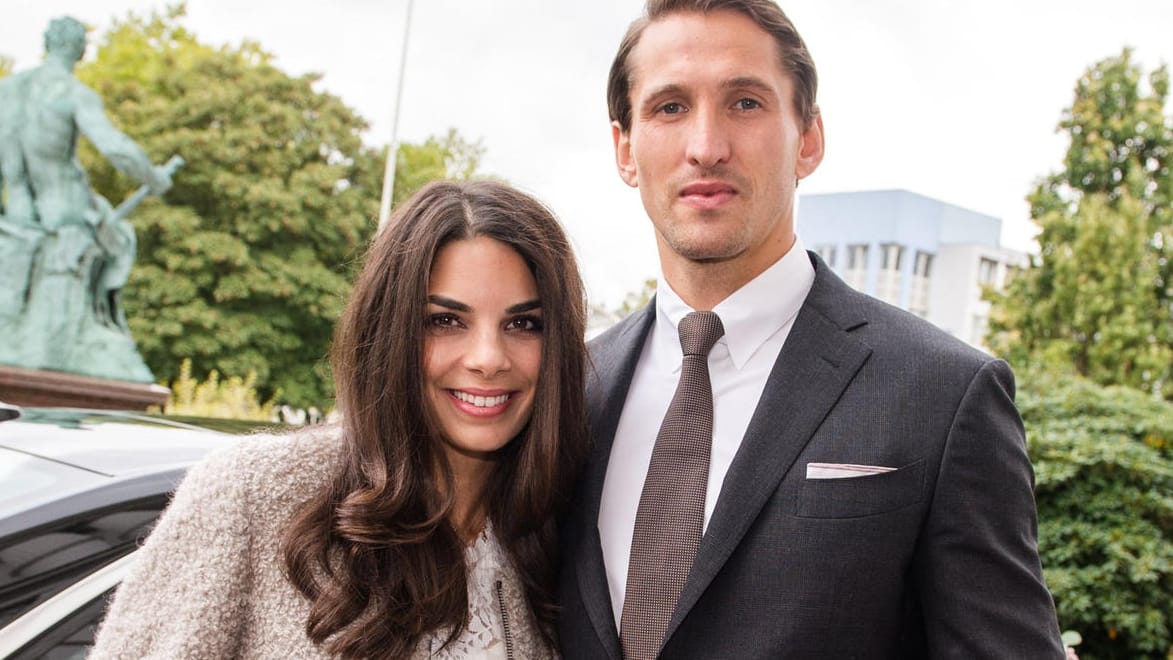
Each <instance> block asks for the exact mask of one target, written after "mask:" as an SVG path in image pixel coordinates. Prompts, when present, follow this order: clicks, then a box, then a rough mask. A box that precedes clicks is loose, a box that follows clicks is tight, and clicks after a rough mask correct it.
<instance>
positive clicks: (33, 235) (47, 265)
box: [0, 17, 183, 382]
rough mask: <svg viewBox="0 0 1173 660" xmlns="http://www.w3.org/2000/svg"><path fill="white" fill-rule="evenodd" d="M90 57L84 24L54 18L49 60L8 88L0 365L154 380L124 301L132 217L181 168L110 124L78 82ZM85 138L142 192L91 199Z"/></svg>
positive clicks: (4, 99)
mask: <svg viewBox="0 0 1173 660" xmlns="http://www.w3.org/2000/svg"><path fill="white" fill-rule="evenodd" d="M85 48H86V29H85V26H84V25H83V24H82V23H80V22H79V21H77V20H75V19H73V18H69V17H62V18H58V19H54V20H53V21H52V22H51V23H50V25H49V29H48V30H47V31H46V32H45V51H46V57H45V62H44V63H43V64H41V65H40V66H38V67H36V68H34V69H31V70H29V71H25V72H22V73H18V74H15V75H12V76H9V77H8V78H5V79H0V190H2V191H3V193H4V194H3V196H0V363H3V364H9V365H14V366H19V367H27V368H33V369H51V370H57V371H67V372H72V373H78V374H84V375H89V376H98V377H103V378H113V379H117V380H127V381H135V382H151V381H152V380H153V377H152V375H151V372H150V370H149V369H148V368H147V366H146V364H144V363H143V361H142V358H141V357H140V356H139V354H138V351H137V349H136V348H135V345H134V340H133V339H132V338H131V336H130V330H129V328H128V327H127V325H126V319H125V315H124V314H123V312H122V308H121V305H120V303H119V294H120V291H121V289H122V287H123V286H124V285H125V283H126V279H127V277H128V276H129V274H130V267H131V265H132V263H133V262H134V252H135V244H136V242H135V234H134V229H133V227H132V226H131V225H130V223H129V222H127V221H126V219H125V218H126V215H127V214H128V213H129V212H130V211H131V210H132V209H133V208H134V207H135V206H136V205H137V204H138V203H139V202H140V201H141V200H142V199H143V197H145V196H146V195H147V194H148V193H154V194H162V193H164V192H166V191H167V189H169V188H170V187H171V174H172V173H173V172H174V171H175V169H177V168H178V167H179V166H181V165H182V162H183V161H182V159H179V158H178V157H175V158H172V160H171V161H170V162H168V163H167V165H164V166H159V167H156V166H154V165H153V164H152V163H151V161H150V159H149V158H148V157H147V155H146V153H145V152H144V151H143V150H142V149H141V148H140V147H139V146H138V145H137V144H135V142H134V140H132V139H130V138H129V137H127V136H126V135H125V134H124V133H122V132H121V131H119V130H118V129H117V128H115V127H114V126H113V125H112V124H111V123H110V121H109V120H108V119H107V117H106V115H105V112H104V110H103V108H102V101H101V99H100V98H99V97H98V95H97V94H96V93H95V92H94V91H93V90H91V89H89V88H88V87H86V86H85V85H83V84H82V83H81V82H80V81H78V80H77V78H75V77H74V76H73V68H74V65H76V63H77V62H78V61H79V60H80V59H81V57H82V54H83V53H84V52H85ZM79 135H84V136H85V137H86V138H87V139H88V140H89V141H90V142H92V143H93V145H94V146H95V147H96V148H97V149H98V151H99V152H101V154H102V155H103V156H105V157H106V158H107V159H108V160H109V161H110V162H111V163H112V164H113V165H114V166H115V167H117V168H118V169H119V170H121V171H122V172H124V173H126V174H127V175H129V176H131V177H132V178H134V179H135V180H137V181H139V182H140V183H142V184H143V186H144V188H143V189H142V190H140V191H139V192H138V193H136V194H135V195H134V196H132V197H131V199H129V200H127V202H125V203H123V204H122V205H120V206H119V207H118V208H117V209H115V208H114V207H113V206H112V205H111V204H110V203H109V202H108V201H107V200H106V199H105V198H104V197H102V196H101V195H99V194H97V193H96V192H94V191H93V190H92V189H91V188H90V185H89V180H88V178H87V177H86V173H85V170H83V169H82V167H81V163H80V162H78V160H77V141H78V137H79Z"/></svg>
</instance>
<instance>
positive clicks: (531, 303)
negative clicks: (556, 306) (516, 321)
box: [505, 300, 542, 314]
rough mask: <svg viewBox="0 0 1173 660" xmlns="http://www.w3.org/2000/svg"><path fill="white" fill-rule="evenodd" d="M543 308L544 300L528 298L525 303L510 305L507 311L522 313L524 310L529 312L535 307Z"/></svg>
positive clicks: (509, 312)
mask: <svg viewBox="0 0 1173 660" xmlns="http://www.w3.org/2000/svg"><path fill="white" fill-rule="evenodd" d="M541 308H542V301H540V300H527V301H525V302H523V303H517V304H516V305H510V306H509V307H508V308H506V309H505V313H507V314H520V313H522V312H529V311H532V310H535V309H541Z"/></svg>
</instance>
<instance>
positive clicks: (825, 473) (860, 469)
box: [806, 463, 896, 479]
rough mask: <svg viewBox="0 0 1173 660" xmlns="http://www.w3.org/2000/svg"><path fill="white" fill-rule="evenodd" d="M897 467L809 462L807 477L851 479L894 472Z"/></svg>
mask: <svg viewBox="0 0 1173 660" xmlns="http://www.w3.org/2000/svg"><path fill="white" fill-rule="evenodd" d="M895 469H896V468H893V467H884V466H882V465H852V464H850V463H807V464H806V478H807V479H851V478H853V477H868V476H871V475H873V474H883V473H885V472H892V471H894V470H895Z"/></svg>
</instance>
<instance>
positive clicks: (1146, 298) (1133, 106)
mask: <svg viewBox="0 0 1173 660" xmlns="http://www.w3.org/2000/svg"><path fill="white" fill-rule="evenodd" d="M1168 90H1169V76H1168V72H1167V70H1166V69H1165V68H1164V67H1161V68H1158V69H1157V70H1155V71H1153V72H1152V73H1151V74H1150V75H1149V76H1147V78H1146V77H1145V76H1144V75H1143V72H1142V70H1141V69H1140V67H1139V66H1138V65H1136V64H1134V63H1133V62H1132V60H1131V52H1130V51H1129V50H1125V51H1124V52H1123V53H1122V54H1121V55H1120V56H1119V57H1111V58H1108V59H1105V60H1103V61H1101V62H1099V63H1097V64H1095V65H1094V66H1092V67H1091V68H1090V69H1089V70H1088V71H1087V72H1086V73H1085V74H1084V76H1083V77H1082V78H1080V80H1079V81H1078V83H1077V85H1076V89H1075V99H1074V101H1073V103H1072V106H1071V108H1069V109H1068V110H1066V111H1065V114H1064V116H1063V118H1062V120H1061V121H1060V123H1059V129H1060V130H1061V131H1063V132H1065V133H1066V134H1067V135H1068V137H1069V138H1070V145H1069V148H1068V150H1067V155H1066V157H1065V159H1064V163H1063V164H1064V167H1063V169H1062V170H1061V171H1059V172H1057V173H1055V174H1052V175H1051V176H1049V177H1047V178H1046V179H1045V180H1043V181H1041V182H1040V183H1039V184H1038V185H1037V187H1036V188H1035V190H1034V192H1033V193H1032V194H1031V195H1030V196H1029V197H1028V199H1029V201H1030V204H1031V216H1032V218H1033V219H1034V221H1035V222H1036V223H1037V224H1038V225H1039V228H1040V233H1039V235H1038V237H1037V240H1038V243H1039V255H1038V256H1037V257H1035V258H1034V259H1033V261H1032V264H1031V266H1030V268H1028V269H1026V270H1024V271H1023V272H1022V273H1021V274H1020V276H1019V277H1017V278H1016V279H1015V281H1013V282H1012V283H1011V284H1010V286H1009V287H1007V289H1006V290H1005V291H1004V292H1003V293H1002V294H1000V295H999V294H996V293H991V294H990V297H991V299H992V301H993V303H994V310H993V312H992V314H991V323H990V326H991V336H990V338H989V343H990V345H991V346H992V347H993V348H994V349H995V350H996V351H997V352H999V353H1002V354H1003V355H1006V356H1007V357H1008V358H1009V359H1010V360H1011V361H1013V362H1016V363H1019V364H1022V363H1028V362H1031V363H1039V364H1046V365H1051V366H1065V365H1066V366H1070V367H1073V368H1074V370H1075V371H1076V372H1077V373H1079V374H1080V375H1083V376H1087V377H1089V378H1091V379H1092V380H1094V381H1096V382H1098V383H1101V384H1123V385H1128V386H1131V387H1135V388H1138V389H1142V390H1145V391H1148V392H1154V393H1159V394H1161V395H1163V396H1164V397H1166V398H1173V260H1171V259H1170V256H1171V254H1170V251H1171V249H1173V208H1171V206H1170V202H1171V201H1173V174H1171V172H1170V163H1171V158H1173V119H1171V118H1170V117H1168V116H1167V115H1166V114H1165V100H1166V97H1167V94H1168Z"/></svg>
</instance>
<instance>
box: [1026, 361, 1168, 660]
mask: <svg viewBox="0 0 1173 660" xmlns="http://www.w3.org/2000/svg"><path fill="white" fill-rule="evenodd" d="M1020 376H1021V380H1022V384H1021V388H1020V392H1019V397H1018V405H1019V409H1020V410H1021V412H1022V416H1023V420H1024V422H1025V423H1026V429H1027V444H1028V451H1029V453H1030V457H1031V460H1032V461H1033V463H1034V466H1035V478H1036V487H1035V491H1036V495H1035V496H1036V499H1037V502H1038V510H1039V550H1040V553H1041V555H1042V560H1043V566H1044V568H1045V573H1046V578H1047V584H1048V586H1049V587H1050V588H1051V591H1052V593H1053V594H1054V596H1055V602H1056V605H1057V607H1058V610H1059V623H1060V626H1061V628H1062V629H1064V630H1068V629H1071V630H1075V631H1078V632H1079V633H1080V634H1081V635H1082V637H1083V642H1082V643H1081V644H1080V646H1079V654H1080V658H1082V660H1105V659H1114V658H1166V657H1173V656H1170V655H1169V654H1170V652H1171V651H1173V630H1171V629H1173V404H1170V403H1169V402H1166V401H1162V400H1160V399H1156V398H1154V397H1152V396H1149V395H1146V394H1145V393H1143V392H1140V391H1139V390H1134V389H1130V388H1126V387H1119V386H1111V387H1102V386H1099V385H1096V384H1093V383H1091V382H1090V381H1087V380H1084V379H1081V378H1078V377H1077V376H1075V375H1073V374H1056V373H1054V372H1050V373H1047V372H1041V371H1034V372H1030V371H1028V372H1025V373H1023V374H1020Z"/></svg>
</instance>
